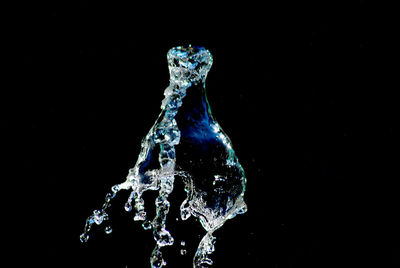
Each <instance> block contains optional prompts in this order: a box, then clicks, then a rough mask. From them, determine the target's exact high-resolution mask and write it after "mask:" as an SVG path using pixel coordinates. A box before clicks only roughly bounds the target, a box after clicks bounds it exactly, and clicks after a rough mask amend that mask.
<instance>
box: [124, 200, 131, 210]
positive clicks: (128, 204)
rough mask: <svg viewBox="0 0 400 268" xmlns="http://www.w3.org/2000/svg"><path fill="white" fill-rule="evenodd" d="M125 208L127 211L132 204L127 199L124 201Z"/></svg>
mask: <svg viewBox="0 0 400 268" xmlns="http://www.w3.org/2000/svg"><path fill="white" fill-rule="evenodd" d="M125 210H126V211H128V212H129V211H131V210H132V204H131V203H130V202H129V201H127V202H126V203H125Z"/></svg>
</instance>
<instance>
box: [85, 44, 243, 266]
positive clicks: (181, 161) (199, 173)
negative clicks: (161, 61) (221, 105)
mask: <svg viewBox="0 0 400 268" xmlns="http://www.w3.org/2000/svg"><path fill="white" fill-rule="evenodd" d="M167 59H168V68H169V73H170V84H169V86H168V87H167V88H166V89H165V92H164V95H165V98H164V100H163V101H162V104H161V113H160V115H159V117H158V118H157V120H156V122H155V123H154V125H153V127H152V128H151V129H150V131H149V132H148V134H147V135H146V136H145V137H144V139H143V141H142V143H141V152H140V154H139V157H138V159H137V162H136V164H135V166H134V167H133V168H132V169H130V170H129V174H128V176H127V178H126V181H124V182H122V183H120V184H117V185H115V186H113V187H112V188H111V192H110V193H108V194H107V195H106V199H105V202H104V204H103V206H102V208H101V209H100V210H95V211H93V214H92V215H90V216H89V217H88V218H87V220H86V224H85V227H84V232H83V234H82V235H81V237H80V238H81V241H82V242H86V241H87V240H88V239H89V231H90V229H91V227H92V225H93V223H95V224H97V225H100V224H102V223H103V222H105V221H106V220H107V219H108V214H107V209H108V208H109V207H110V202H111V200H112V199H113V198H115V196H116V194H117V193H118V192H119V191H121V190H130V191H131V193H130V195H129V198H128V200H127V202H126V204H125V210H126V211H131V210H132V208H133V209H134V211H135V217H134V220H136V221H143V224H142V226H143V228H144V229H146V230H148V229H152V230H153V236H154V239H155V241H156V245H155V248H154V250H153V253H152V255H151V257H150V263H151V267H153V268H155V267H162V266H165V265H166V261H165V260H164V258H163V254H162V250H161V249H162V247H165V246H169V245H172V244H173V243H174V239H173V236H172V234H171V233H170V232H169V231H168V228H167V227H168V226H166V218H167V215H168V211H169V206H170V203H169V201H168V197H169V195H170V194H171V192H172V191H173V188H174V181H175V180H178V179H179V180H182V181H183V183H184V187H185V192H186V199H185V200H184V201H183V202H182V204H181V206H180V213H181V218H182V220H186V219H188V218H189V217H190V216H193V217H196V218H197V219H198V220H199V222H200V223H201V225H202V227H203V228H204V230H205V231H206V234H205V235H204V237H203V238H202V239H201V241H200V244H199V246H198V248H197V251H196V253H195V256H194V258H193V267H195V268H200V267H205V266H209V265H212V260H211V258H210V255H211V253H212V252H213V251H214V243H215V237H214V236H213V232H214V231H215V230H217V229H218V228H220V227H221V226H222V225H223V224H224V222H225V221H226V220H228V219H232V218H233V217H235V216H236V215H237V214H242V213H245V212H246V210H247V206H246V204H245V202H244V199H243V196H244V192H245V188H246V177H245V173H244V171H243V168H242V166H241V165H240V163H239V161H238V158H237V157H236V154H235V152H234V150H233V148H232V144H231V141H230V139H229V137H228V136H227V135H226V134H225V133H224V131H223V130H222V129H221V127H220V125H219V124H218V123H217V121H216V120H215V119H214V117H213V116H212V114H211V109H210V106H209V103H208V100H207V96H206V88H205V80H206V77H207V73H208V71H209V70H210V68H211V65H212V62H213V59H212V56H211V53H210V52H209V51H208V50H206V49H205V48H203V47H192V46H188V47H175V48H172V49H171V50H169V52H168V54H167ZM148 190H152V191H158V197H157V198H156V202H155V205H156V216H155V217H154V218H153V219H148V218H147V217H146V211H145V208H146V206H145V204H144V200H143V198H142V195H143V192H145V191H148ZM105 232H106V233H111V232H112V229H111V227H110V226H108V225H107V226H106V227H105Z"/></svg>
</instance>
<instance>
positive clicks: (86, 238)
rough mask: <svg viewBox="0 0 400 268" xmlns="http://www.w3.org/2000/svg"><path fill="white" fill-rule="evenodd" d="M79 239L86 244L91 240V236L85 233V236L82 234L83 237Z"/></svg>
mask: <svg viewBox="0 0 400 268" xmlns="http://www.w3.org/2000/svg"><path fill="white" fill-rule="evenodd" d="M79 238H80V240H81V242H82V243H86V242H87V241H88V239H89V234H86V233H83V234H81V236H80V237H79Z"/></svg>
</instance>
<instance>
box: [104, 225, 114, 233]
mask: <svg viewBox="0 0 400 268" xmlns="http://www.w3.org/2000/svg"><path fill="white" fill-rule="evenodd" d="M104 232H105V233H106V234H111V233H112V228H111V226H107V227H106V228H104Z"/></svg>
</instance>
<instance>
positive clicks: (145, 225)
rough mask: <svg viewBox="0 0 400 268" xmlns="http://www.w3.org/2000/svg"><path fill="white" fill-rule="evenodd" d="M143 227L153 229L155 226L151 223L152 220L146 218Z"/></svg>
mask: <svg viewBox="0 0 400 268" xmlns="http://www.w3.org/2000/svg"><path fill="white" fill-rule="evenodd" d="M142 227H143V229H145V230H149V229H151V228H152V227H153V226H152V225H151V222H150V221H149V220H146V221H144V222H143V223H142Z"/></svg>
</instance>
